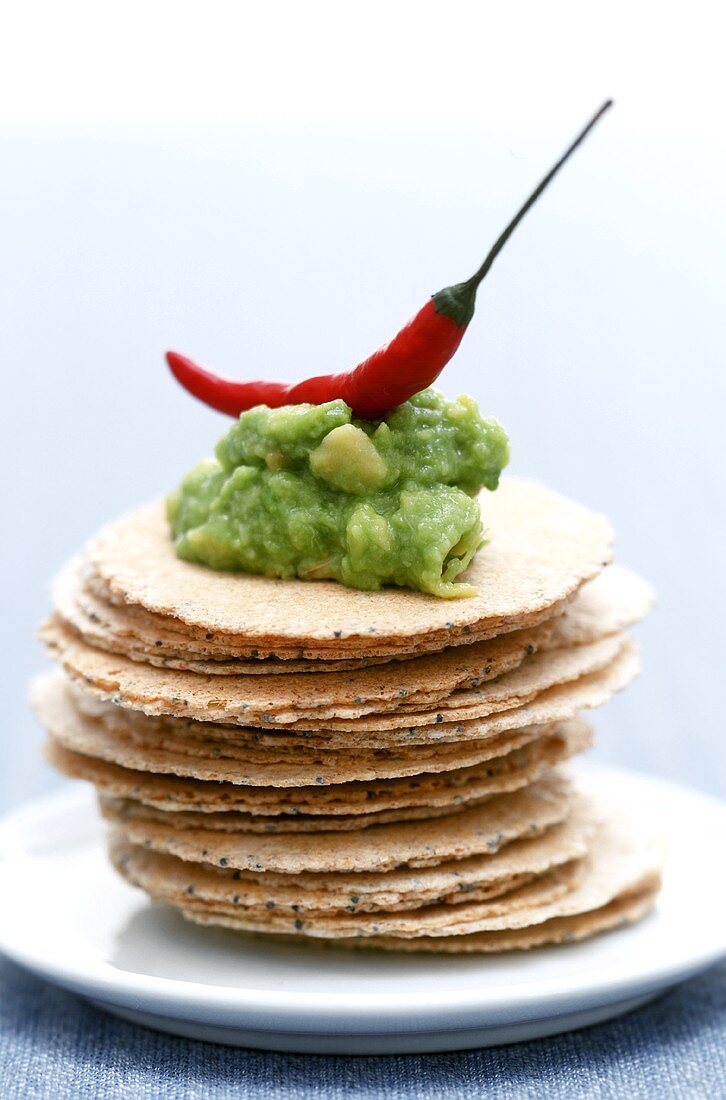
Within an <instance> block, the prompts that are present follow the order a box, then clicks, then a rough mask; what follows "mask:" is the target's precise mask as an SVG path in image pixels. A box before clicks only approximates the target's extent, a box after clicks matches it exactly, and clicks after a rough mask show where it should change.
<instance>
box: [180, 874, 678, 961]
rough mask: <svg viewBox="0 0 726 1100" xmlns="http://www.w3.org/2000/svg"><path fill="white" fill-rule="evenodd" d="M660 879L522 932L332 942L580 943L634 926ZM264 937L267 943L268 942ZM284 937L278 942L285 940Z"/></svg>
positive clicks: (468, 950)
mask: <svg viewBox="0 0 726 1100" xmlns="http://www.w3.org/2000/svg"><path fill="white" fill-rule="evenodd" d="M659 889H660V879H659V878H658V877H657V876H654V877H653V879H651V880H649V881H648V882H646V883H645V884H644V885H643V886H642V887H641V888H640V889H638V890H633V891H629V892H627V893H625V894H623V895H621V896H620V897H618V898H615V899H614V900H613V901H611V902H609V903H608V904H607V905H603V906H602V907H601V908H599V909H593V910H591V911H590V912H587V913H577V914H576V915H574V916H571V917H554V918H553V919H552V920H548V921H543V922H542V924H535V925H532V926H530V927H527V928H515V929H506V930H504V931H498V932H474V933H472V934H470V935H467V936H419V937H416V938H415V939H408V940H405V939H401V938H397V937H394V936H389V937H385V936H371V937H368V938H360V939H356V938H351V939H343V940H341V939H337V940H332V941H331V944H334V945H335V946H336V947H352V948H378V949H381V950H384V951H425V952H428V953H432V952H434V953H441V952H443V953H446V954H474V953H477V954H494V953H501V952H505V951H527V950H530V949H532V948H536V947H543V946H545V945H547V944H567V943H579V942H580V941H582V940H586V939H590V938H591V937H592V936H595V935H598V934H600V933H601V932H610V931H613V930H614V929H616V928H621V927H623V925H627V924H634V923H635V922H636V921H639V920H642V919H643V918H644V917H646V916H647V915H648V913H650V912H651V911H652V909H653V907H654V906H655V903H656V899H657V897H658V891H659ZM184 916H185V917H187V918H188V919H189V920H193V921H194V922H195V923H197V924H221V923H222V921H214V920H209V919H208V918H205V917H203V916H200V915H199V914H193V913H190V912H188V911H185V912H184ZM269 938H270V937H269V936H268V937H267V939H268V940H269ZM290 938H291V937H289V936H278V937H277V939H280V940H288V939H290Z"/></svg>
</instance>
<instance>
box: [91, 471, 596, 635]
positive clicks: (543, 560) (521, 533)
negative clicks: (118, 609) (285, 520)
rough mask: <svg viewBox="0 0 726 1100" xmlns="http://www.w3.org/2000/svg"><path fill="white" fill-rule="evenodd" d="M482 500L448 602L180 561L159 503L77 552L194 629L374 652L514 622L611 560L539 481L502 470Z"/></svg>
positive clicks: (144, 601)
mask: <svg viewBox="0 0 726 1100" xmlns="http://www.w3.org/2000/svg"><path fill="white" fill-rule="evenodd" d="M482 503H483V508H484V515H485V520H486V523H487V528H488V533H489V538H490V541H489V543H488V544H487V546H486V547H485V549H484V550H483V551H481V552H480V553H479V554H478V555H477V557H476V558H475V560H474V563H473V564H472V566H471V567H470V569H469V570H468V571H467V575H466V580H467V581H469V583H470V584H473V585H474V586H476V588H477V589H478V593H477V595H475V596H472V597H470V598H467V599H460V600H456V601H447V600H441V599H438V598H437V597H432V596H428V595H425V594H423V593H420V592H412V591H407V590H398V589H385V590H383V591H381V592H363V591H359V590H356V589H350V588H346V587H344V586H343V585H340V584H336V583H334V582H330V581H315V582H310V581H298V580H277V579H270V578H266V577H258V576H247V575H244V574H225V573H220V572H216V571H214V570H211V569H207V568H206V567H204V566H201V565H194V564H191V563H189V562H183V561H181V560H180V559H179V558H177V557H176V555H175V553H174V547H173V543H172V541H171V537H170V534H169V529H168V525H167V523H166V519H165V517H164V510H163V504H162V503H161V502H156V503H154V504H151V505H147V506H146V507H144V508H141V509H139V510H138V511H137V512H134V513H133V514H131V515H129V516H127V517H124V518H123V519H121V520H119V521H118V522H117V523H115V524H113V525H112V526H110V527H108V528H106V529H105V531H103V532H102V533H101V534H100V535H99V537H98V538H97V539H96V540H95V541H94V543H93V544H92V546H91V547H90V549H89V552H88V557H89V561H90V563H91V565H92V567H93V569H94V570H95V571H96V573H97V574H98V576H99V577H100V578H101V580H102V582H103V583H104V584H105V585H106V586H107V587H108V591H109V593H110V595H111V596H112V597H114V598H116V599H118V600H119V601H122V602H124V603H129V604H136V605H139V606H141V607H142V608H144V609H146V610H148V611H152V612H155V613H156V614H161V615H164V616H168V617H171V618H173V619H178V620H181V621H182V622H184V623H186V624H187V625H188V626H190V627H194V628H196V629H198V630H201V631H202V632H204V633H208V632H216V631H220V632H222V633H224V634H228V635H233V636H235V637H236V638H238V639H240V640H244V641H245V642H249V643H250V644H251V645H257V644H258V643H259V644H260V646H262V647H263V648H265V649H266V650H270V651H272V650H274V648H275V645H278V644H281V645H282V647H283V649H284V648H285V647H286V646H288V647H289V646H291V645H292V646H294V645H296V644H300V642H301V641H302V642H313V641H314V642H317V643H321V642H322V643H325V645H324V647H321V648H326V647H327V648H330V647H332V648H333V649H335V648H336V646H337V643H338V642H339V641H341V640H345V641H346V642H347V643H348V645H349V646H351V643H352V642H353V640H355V649H356V650H360V651H361V652H365V653H366V654H372V653H374V652H375V651H376V648H377V640H384V641H385V642H387V643H389V644H390V643H391V642H398V643H399V644H400V643H405V644H406V645H407V646H408V647H409V648H415V646H416V644H417V643H418V642H419V641H420V642H421V643H423V642H424V641H425V640H426V639H428V638H429V637H431V636H432V635H434V636H438V637H439V638H440V639H441V644H442V645H443V644H452V642H453V640H454V639H457V638H460V639H463V640H464V641H466V640H467V633H470V632H471V631H472V629H473V628H476V629H477V630H478V631H479V632H480V634H479V636H483V635H482V634H481V631H486V630H487V629H488V630H489V636H490V637H491V636H494V635H496V634H498V633H501V632H502V631H503V630H504V629H516V627H517V625H518V624H519V622H520V621H521V620H522V619H523V618H525V617H527V616H533V615H535V616H536V615H539V614H541V615H546V614H547V612H548V611H549V609H551V608H552V607H553V606H555V605H556V604H557V603H558V602H559V601H562V600H564V599H566V598H567V597H569V596H570V595H571V594H572V593H573V592H575V591H576V589H577V588H579V586H580V585H581V584H582V583H583V582H584V581H586V580H589V579H590V578H591V577H594V576H595V575H596V574H597V573H598V572H600V570H601V569H602V568H603V567H604V566H605V565H606V564H608V563H609V562H610V560H611V556H612V549H611V547H612V532H611V529H610V525H609V523H608V522H607V520H606V519H605V518H604V517H603V516H600V515H597V514H596V513H593V512H591V511H589V510H588V509H586V508H583V507H582V506H581V505H578V504H574V503H573V502H571V501H569V500H567V499H566V498H564V497H562V496H559V495H558V494H556V493H553V492H551V491H550V490H548V489H545V488H543V487H542V486H540V485H537V484H535V483H533V482H526V481H519V480H515V479H507V480H505V481H504V482H503V483H502V485H501V486H500V488H499V490H498V491H497V492H496V493H492V494H486V495H484V496H483V500H482ZM321 606H324V607H325V615H324V616H321V614H320V608H321ZM489 628H490V629H489Z"/></svg>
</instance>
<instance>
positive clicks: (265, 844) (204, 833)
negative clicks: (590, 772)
mask: <svg viewBox="0 0 726 1100" xmlns="http://www.w3.org/2000/svg"><path fill="white" fill-rule="evenodd" d="M568 810H569V786H568V783H567V781H566V779H565V778H564V777H563V776H561V775H560V774H559V773H557V772H556V771H552V772H550V773H548V774H547V775H545V776H544V777H542V778H541V779H539V780H537V782H535V783H532V784H530V785H528V786H527V787H526V788H524V789H523V790H520V791H515V792H514V793H512V794H502V795H496V796H494V797H493V798H490V799H488V800H487V801H486V802H484V803H483V804H482V805H481V806H475V807H473V808H467V809H464V810H461V811H460V812H459V813H457V814H451V815H447V816H446V817H442V818H439V819H437V821H436V824H435V827H433V826H432V824H431V822H430V821H424V822H418V821H416V822H406V823H404V824H396V825H376V826H372V827H371V828H368V829H365V830H363V831H358V832H339V833H338V832H336V833H317V834H315V836H314V837H301V836H297V835H294V834H290V835H279V836H278V835H260V836H258V835H255V834H241V835H239V836H235V835H227V834H219V833H214V832H213V831H211V830H202V829H185V830H184V831H183V832H180V831H179V830H177V829H175V828H174V826H173V825H164V824H156V825H154V824H143V825H141V824H138V823H133V822H126V823H124V824H123V825H119V828H120V829H121V831H122V833H123V834H124V836H125V837H126V839H127V840H128V841H130V842H131V843H132V844H138V845H142V846H144V847H147V848H150V849H152V850H153V851H157V852H166V853H168V854H170V855H175V856H178V857H179V858H180V859H183V860H188V861H190V862H194V863H213V864H215V865H216V866H218V867H232V868H237V869H239V870H249V871H265V870H269V871H279V872H282V873H285V874H295V873H297V872H299V871H385V870H389V869H393V868H394V867H400V866H401V865H403V864H405V865H407V866H409V867H425V866H427V865H430V864H435V863H441V862H443V861H444V860H451V859H462V858H464V857H465V856H472V855H477V854H481V853H482V852H487V851H490V852H495V851H498V850H499V848H501V847H502V846H503V845H504V844H506V843H508V842H510V841H512V840H515V839H518V838H519V837H522V836H526V835H529V834H534V833H537V832H540V831H542V830H544V829H546V828H548V827H549V826H550V825H554V824H557V823H558V822H560V821H563V820H564V819H565V818H566V817H567V813H568Z"/></svg>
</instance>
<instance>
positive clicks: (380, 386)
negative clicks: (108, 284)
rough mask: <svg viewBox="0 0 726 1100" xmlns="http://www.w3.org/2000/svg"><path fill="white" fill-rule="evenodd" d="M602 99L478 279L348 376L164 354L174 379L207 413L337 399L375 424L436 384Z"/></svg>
mask: <svg viewBox="0 0 726 1100" xmlns="http://www.w3.org/2000/svg"><path fill="white" fill-rule="evenodd" d="M612 102H613V101H612V100H611V99H608V100H607V101H606V102H605V103H603V105H602V107H601V108H600V109H599V111H597V113H596V114H595V115H593V117H592V118H591V119H590V121H589V122H588V124H587V126H585V128H584V129H583V130H582V131H581V132H580V134H578V136H577V137H576V138H575V140H574V141H573V143H572V144H571V145H570V147H569V148H568V149H567V150H566V152H565V153H563V155H562V156H561V157H560V159H559V160H558V161H557V163H556V164H555V165H554V167H553V168H551V169H550V171H549V172H548V173H547V175H546V176H545V177H544V179H543V180H542V181H541V182H540V183H539V185H538V186H537V187H536V188H535V190H534V191H533V192H532V194H531V195H530V196H529V198H528V199H527V201H526V202H525V203H524V205H523V206H522V207H521V208H520V210H519V211H518V212H517V213H516V214H515V216H514V217H513V218H512V220H511V222H510V223H509V225H508V226H507V227H506V229H505V230H504V231H503V232H502V233H501V234H500V236H499V237H498V238H497V240H496V241H495V243H494V245H493V246H492V248H491V250H490V252H489V254H488V255H487V257H486V259H485V260H484V263H483V264H482V265H481V267H480V268H479V270H478V271H477V272H476V274H474V275H472V277H471V278H470V279H467V280H466V282H464V283H457V284H456V285H455V286H450V287H446V289H444V290H440V291H439V292H438V294H434V296H433V297H432V298H430V299H429V301H428V302H427V303H426V305H425V306H424V307H423V308H422V309H420V310H419V312H418V313H417V314H416V315H415V316H414V317H412V318H411V320H410V321H409V322H408V323H407V324H406V325H404V327H403V328H402V329H401V331H400V332H399V333H398V335H397V336H394V338H393V339H392V340H391V342H390V343H389V344H384V346H383V347H381V348H378V350H377V351H374V352H373V354H372V355H370V356H369V357H368V358H367V359H365V360H364V361H363V362H362V363H359V364H358V366H357V367H354V368H353V370H350V371H345V372H344V373H342V374H325V375H319V376H318V377H316V378H307V379H305V381H303V382H298V383H296V384H295V385H288V384H286V383H283V382H232V381H230V380H228V379H226V378H220V377H218V376H217V375H215V374H212V373H211V372H210V371H207V370H205V369H204V368H203V367H200V366H198V365H197V364H196V363H194V362H193V361H192V360H191V359H187V357H186V356H184V355H179V354H177V352H175V351H169V352H167V353H166V358H167V362H168V364H169V366H170V367H171V370H172V373H173V374H174V377H175V378H176V379H177V381H178V382H180V383H181V384H182V386H184V388H185V389H186V390H188V391H189V393H191V394H193V395H194V397H198V398H199V400H200V401H203V402H204V403H205V404H207V405H211V407H212V408H213V409H218V410H219V411H220V412H223V413H227V414H228V415H230V416H239V414H240V413H241V412H244V410H245V409H251V408H252V407H253V406H254V405H269V406H270V407H271V408H277V407H279V406H280V405H299V404H303V403H304V402H310V403H311V404H313V405H320V404H323V402H325V401H333V400H335V399H336V398H339V397H342V399H343V400H344V401H346V402H347V404H348V405H350V407H351V408H352V410H353V412H354V413H355V414H356V416H361V417H363V418H364V419H367V420H377V419H379V418H380V417H383V416H385V415H386V413H388V412H390V411H391V409H395V408H396V406H397V405H401V404H402V403H403V402H404V401H407V400H408V398H409V397H413V395H414V394H416V393H419V392H420V391H421V390H423V389H426V387H427V386H430V385H431V383H432V382H434V381H435V379H436V378H438V376H439V374H440V373H441V371H442V370H443V369H444V367H445V366H446V364H447V363H448V362H449V360H450V359H451V357H452V355H453V354H454V352H455V351H456V349H457V348H458V346H459V344H460V343H461V340H462V337H463V335H464V333H465V332H466V329H467V326H468V324H469V322H470V321H471V319H472V317H473V316H474V304H475V300H476V292H477V289H478V287H479V284H480V283H481V281H482V279H483V278H484V276H485V275H486V274H487V272H488V271H489V268H490V267H491V266H492V264H493V263H494V260H495V259H496V258H497V256H498V255H499V253H500V251H501V250H502V248H503V247H504V245H505V244H506V242H507V241H508V240H509V237H510V236H511V235H512V233H513V232H514V230H515V229H516V227H517V226H518V225H519V223H520V222H521V220H522V218H523V217H524V215H525V214H526V213H527V211H528V210H529V209H530V208H531V207H532V206H534V204H535V202H536V201H537V199H538V198H539V197H540V195H541V194H542V192H543V191H544V190H545V188H546V187H547V186H548V184H549V183H550V181H551V180H552V179H553V178H554V177H555V176H556V175H557V173H558V172H559V170H560V168H561V167H562V165H563V164H564V163H565V161H566V160H568V159H569V157H570V156H571V155H572V153H574V151H575V149H577V147H578V145H580V143H581V142H582V141H584V139H585V138H586V137H587V135H588V134H589V132H590V130H591V129H592V128H593V126H594V125H595V123H596V122H598V120H599V119H600V118H601V117H602V116H603V115H604V114H605V112H606V111H607V110H608V109H609V108H610V107H611V106H612Z"/></svg>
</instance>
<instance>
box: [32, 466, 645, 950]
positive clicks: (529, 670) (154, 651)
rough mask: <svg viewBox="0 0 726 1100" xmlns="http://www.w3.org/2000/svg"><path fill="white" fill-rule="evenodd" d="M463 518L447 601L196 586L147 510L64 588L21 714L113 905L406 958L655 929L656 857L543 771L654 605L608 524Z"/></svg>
mask: <svg viewBox="0 0 726 1100" xmlns="http://www.w3.org/2000/svg"><path fill="white" fill-rule="evenodd" d="M483 506H484V509H485V511H484V515H485V521H486V523H487V527H488V537H489V539H490V541H489V543H488V544H487V545H486V546H485V548H484V549H483V550H482V551H481V552H480V553H479V554H478V556H477V558H476V560H475V562H474V564H473V566H472V568H471V569H470V571H469V574H468V576H467V579H468V580H470V581H471V582H472V583H473V584H474V585H476V587H477V589H478V595H476V596H473V597H470V598H466V599H461V600H454V601H447V600H441V599H437V598H435V597H431V596H427V595H424V594H422V593H417V592H410V591H405V590H401V589H387V590H385V591H382V592H361V591H357V590H353V589H348V588H345V587H343V586H342V585H339V584H335V583H331V582H305V581H298V580H274V579H268V578H264V577H256V576H246V575H241V574H229V573H220V572H214V571H212V570H210V569H207V568H205V567H204V566H198V565H193V564H189V563H187V562H183V561H180V560H179V559H178V558H177V557H176V556H175V554H174V549H173V545H172V542H171V539H170V535H169V531H168V527H167V524H166V522H165V519H164V512H163V506H162V505H161V504H154V505H151V506H148V507H145V508H142V509H140V510H139V511H137V512H135V513H134V514H132V515H130V516H127V517H125V518H124V519H122V520H120V521H119V522H117V523H116V524H114V525H113V526H111V527H109V528H107V529H106V530H104V531H103V532H102V533H101V534H100V535H99V536H98V537H97V538H96V540H95V541H94V542H93V543H92V544H91V545H90V547H89V548H88V549H87V551H86V552H85V554H84V555H83V556H82V557H81V558H79V559H77V560H74V561H73V562H71V563H70V564H69V565H68V566H67V567H66V568H65V570H64V571H63V572H62V574H61V575H60V577H59V578H58V579H57V581H56V584H55V588H54V604H55V611H54V614H53V616H52V618H51V619H50V620H49V621H48V622H47V623H46V625H45V626H44V627H43V630H42V636H43V638H44V640H45V642H46V643H47V645H48V647H49V649H50V651H51V652H52V654H53V655H54V656H55V657H56V658H57V660H58V662H59V665H60V670H59V671H56V672H54V673H52V674H50V675H48V676H46V677H44V678H43V679H42V680H40V681H39V682H38V683H37V685H36V687H35V691H34V704H35V709H36V712H37V714H38V717H39V719H40V721H41V723H42V724H43V725H44V726H45V728H46V729H47V730H48V734H49V741H48V748H47V752H48V756H49V758H50V760H51V761H52V762H53V763H54V764H55V766H56V767H57V768H59V769H60V770H61V771H62V772H64V773H65V774H67V775H70V776H76V777H79V778H82V779H86V780H88V781H90V782H91V783H93V784H94V785H95V787H96V789H97V791H98V795H99V800H100V807H101V812H102V814H103V816H104V817H105V818H106V819H107V821H108V822H109V823H110V832H109V849H110V855H111V859H112V860H113V862H114V864H115V866H116V867H117V869H118V871H119V872H120V873H121V874H122V875H123V876H124V877H125V878H126V879H127V880H128V881H129V882H131V883H134V884H135V885H138V886H140V887H142V888H143V889H144V890H146V891H147V893H148V894H149V895H150V896H151V897H152V898H154V899H157V900H160V901H163V902H167V903H169V904H170V905H173V906H175V907H177V908H178V909H179V910H180V911H181V912H182V913H183V914H184V916H185V917H187V918H189V919H190V920H192V921H196V922H197V923H199V924H203V925H222V926H225V927H227V928H231V929H237V930H242V931H250V932H255V933H266V934H268V935H271V936H283V937H288V936H290V935H294V936H298V937H313V938H315V939H316V940H318V941H319V940H327V941H335V942H336V943H339V944H342V945H345V946H375V947H379V948H388V949H394V950H408V951H502V950H510V949H513V948H525V947H532V946H535V945H538V944H543V943H554V942H564V941H569V940H576V939H581V938H584V937H586V936H589V935H591V934H593V933H595V932H598V931H601V930H605V929H608V928H612V927H614V926H616V925H618V924H621V923H623V922H626V921H632V920H634V919H637V918H639V917H640V916H642V915H643V914H644V913H646V912H647V911H648V910H649V909H650V908H651V907H652V905H653V903H654V899H655V896H656V893H657V890H658V887H659V864H660V856H659V851H658V845H657V842H656V841H654V840H653V839H651V838H650V837H649V836H648V834H647V830H645V829H644V828H643V827H642V824H641V823H640V821H634V820H633V808H632V807H626V806H624V805H622V803H621V801H620V800H619V798H618V792H617V790H613V789H609V788H608V787H607V785H604V784H603V782H602V781H600V782H594V781H593V780H590V781H589V782H588V784H587V785H583V783H582V782H580V783H579V784H575V783H574V782H573V781H572V780H571V779H570V778H568V776H567V774H566V772H565V770H563V767H562V765H563V763H564V761H566V760H568V759H569V758H570V757H572V756H573V755H574V754H576V753H579V752H581V751H582V750H583V749H585V748H587V747H588V745H589V744H590V738H591V731H590V726H589V724H588V722H587V721H585V719H584V718H583V717H582V716H581V715H582V712H585V711H588V710H590V709H592V708H593V707H597V706H600V705H601V704H602V703H605V702H607V700H608V699H610V698H611V696H612V695H613V694H614V693H615V692H617V691H619V690H620V689H621V688H623V687H625V685H626V684H627V683H628V682H629V681H630V680H632V678H633V677H634V676H635V675H636V673H637V671H638V658H637V653H636V650H635V648H634V645H633V643H632V641H631V640H630V638H629V637H628V634H627V633H626V628H627V627H628V626H630V625H631V624H632V623H634V622H636V621H637V620H638V619H640V618H641V617H642V616H643V615H644V614H645V613H646V612H647V610H648V608H649V606H650V603H651V599H652V595H651V591H650V589H649V587H648V586H647V585H646V584H645V583H644V582H643V581H641V580H640V579H639V578H638V577H636V576H634V575H633V574H632V573H630V572H628V571H626V570H624V569H623V568H621V567H619V566H615V565H613V564H611V558H612V550H611V543H612V536H611V531H610V527H609V525H608V523H607V521H606V520H605V519H604V518H603V517H601V516H598V515H596V514H594V513H592V512H590V511H589V510H587V509H585V508H583V507H581V506H579V505H577V504H574V503H572V502H570V501H568V500H566V499H564V498H563V497H561V496H558V495H556V494H554V493H552V492H550V491H548V490H546V489H544V488H542V487H540V486H538V485H535V484H532V483H527V482H520V481H516V480H509V481H506V482H504V483H503V485H502V487H501V488H500V489H499V490H498V491H497V492H496V493H494V494H486V495H485V497H484V500H483Z"/></svg>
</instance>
